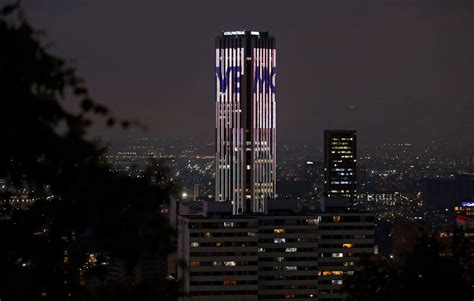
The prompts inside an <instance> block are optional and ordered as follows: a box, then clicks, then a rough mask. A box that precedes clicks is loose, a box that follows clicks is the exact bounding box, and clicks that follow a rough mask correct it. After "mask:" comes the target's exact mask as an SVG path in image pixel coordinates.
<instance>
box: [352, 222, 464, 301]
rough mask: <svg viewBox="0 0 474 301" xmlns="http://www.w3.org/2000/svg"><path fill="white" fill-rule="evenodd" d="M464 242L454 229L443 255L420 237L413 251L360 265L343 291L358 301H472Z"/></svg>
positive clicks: (434, 242)
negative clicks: (448, 246)
mask: <svg viewBox="0 0 474 301" xmlns="http://www.w3.org/2000/svg"><path fill="white" fill-rule="evenodd" d="M467 242H468V240H467V239H465V238H464V237H463V233H462V231H460V230H459V229H456V230H455V231H454V233H453V239H452V243H451V246H450V248H449V251H450V252H448V253H447V254H443V252H442V250H441V245H440V242H439V241H438V240H437V239H436V238H435V237H434V236H432V235H428V234H426V233H423V235H421V236H420V237H419V239H418V240H417V242H416V244H415V246H414V249H413V251H412V252H410V253H408V254H405V255H403V256H402V257H401V258H398V259H396V260H392V259H386V258H383V257H381V256H376V257H373V258H370V259H369V258H367V259H365V260H363V261H361V262H360V263H359V264H358V266H359V269H360V271H359V272H357V273H355V274H354V276H352V277H350V278H349V279H348V280H347V281H346V283H345V289H346V291H347V292H348V294H349V295H350V296H351V297H352V298H354V300H357V301H365V300H397V301H398V300H454V299H455V300H466V301H467V300H472V297H473V296H472V287H471V286H472V274H473V266H472V262H471V261H472V259H470V257H469V256H470V254H468V252H466V251H467V250H469V248H468V247H467V245H466V243H467ZM461 254H462V255H461ZM453 298H454V299H453Z"/></svg>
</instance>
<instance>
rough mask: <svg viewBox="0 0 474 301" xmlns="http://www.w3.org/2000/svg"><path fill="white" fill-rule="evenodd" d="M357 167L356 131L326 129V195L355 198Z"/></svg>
mask: <svg viewBox="0 0 474 301" xmlns="http://www.w3.org/2000/svg"><path fill="white" fill-rule="evenodd" d="M356 167H357V135H356V131H350V130H333V131H324V196H325V197H349V198H355V197H356V193H357V169H356Z"/></svg>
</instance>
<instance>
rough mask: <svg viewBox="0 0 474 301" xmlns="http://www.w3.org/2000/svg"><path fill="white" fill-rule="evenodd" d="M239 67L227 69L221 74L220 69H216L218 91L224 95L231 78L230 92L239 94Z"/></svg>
mask: <svg viewBox="0 0 474 301" xmlns="http://www.w3.org/2000/svg"><path fill="white" fill-rule="evenodd" d="M240 72H241V68H240V66H232V67H227V70H226V71H225V72H224V73H222V72H221V68H220V67H216V76H217V79H218V80H219V91H220V92H221V93H225V91H226V90H227V86H228V85H229V82H230V79H231V76H232V90H234V92H237V93H239V92H240Z"/></svg>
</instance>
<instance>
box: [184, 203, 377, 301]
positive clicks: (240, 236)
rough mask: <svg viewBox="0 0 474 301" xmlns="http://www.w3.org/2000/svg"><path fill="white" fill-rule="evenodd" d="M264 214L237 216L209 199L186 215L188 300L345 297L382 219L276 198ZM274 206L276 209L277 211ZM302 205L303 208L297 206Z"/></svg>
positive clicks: (186, 297)
mask: <svg viewBox="0 0 474 301" xmlns="http://www.w3.org/2000/svg"><path fill="white" fill-rule="evenodd" d="M266 206H267V212H266V213H264V214H240V215H232V211H231V208H230V204H229V207H227V208H225V207H223V206H219V203H213V202H204V203H203V208H202V211H201V212H200V213H198V212H193V214H191V215H181V216H179V231H178V257H179V258H180V259H182V260H184V262H186V264H187V266H188V268H183V267H180V268H179V270H178V278H179V279H182V280H184V288H185V291H186V292H187V293H189V296H183V297H182V298H181V299H182V300H190V301H194V300H198V301H199V300H229V301H230V300H281V301H283V300H288V299H292V300H312V299H314V300H317V299H322V300H345V299H346V298H347V295H346V294H345V293H344V292H343V291H342V287H343V284H344V281H345V279H346V277H347V276H348V275H353V274H354V273H355V272H357V268H356V262H357V261H359V260H360V258H362V257H364V256H370V255H372V254H374V231H375V230H374V215H373V214H371V213H364V212H355V211H340V210H339V208H336V209H333V208H326V209H325V211H321V208H320V207H319V208H318V207H317V206H316V207H311V208H312V209H309V208H310V207H308V206H306V207H305V206H303V205H301V204H300V203H299V201H293V200H283V201H280V200H278V201H272V202H270V203H268V204H266ZM269 207H270V208H269ZM297 208H300V209H297Z"/></svg>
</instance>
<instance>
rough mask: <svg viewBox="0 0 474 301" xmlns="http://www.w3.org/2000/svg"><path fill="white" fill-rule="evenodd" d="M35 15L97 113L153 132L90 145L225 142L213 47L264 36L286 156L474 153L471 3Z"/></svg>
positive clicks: (48, 5)
mask: <svg viewBox="0 0 474 301" xmlns="http://www.w3.org/2000/svg"><path fill="white" fill-rule="evenodd" d="M24 4H25V7H26V13H27V16H28V17H29V18H30V19H31V21H32V24H33V25H34V26H35V27H38V28H42V29H44V30H45V31H46V36H45V37H44V40H45V41H52V42H53V43H54V46H53V47H52V51H53V52H55V53H58V54H59V55H61V56H64V57H66V58H70V59H74V60H75V61H76V62H77V66H78V69H79V74H80V75H81V76H83V77H84V78H85V79H86V81H87V83H88V86H89V88H90V90H91V92H92V95H93V97H94V98H95V99H96V100H98V101H100V102H103V103H104V104H106V105H107V106H109V107H110V108H111V109H112V111H113V112H114V114H116V115H118V116H120V117H125V118H131V119H138V120H140V121H141V122H143V123H145V124H146V125H147V126H148V127H149V130H148V131H147V132H144V133H142V132H140V131H139V130H132V131H130V132H127V133H124V132H123V131H121V130H117V131H115V130H108V129H105V128H104V127H102V126H98V127H96V128H95V130H94V132H93V133H92V135H101V136H103V137H104V138H105V139H107V138H111V139H117V138H120V137H123V136H126V135H132V136H147V137H160V138H174V137H178V138H182V139H187V138H190V137H194V138H195V139H199V140H208V141H213V139H214V138H213V136H214V128H215V125H214V114H215V107H214V101H215V96H214V72H213V71H214V55H215V53H214V48H213V47H214V39H215V37H216V36H217V35H219V34H220V32H221V31H223V30H243V29H256V30H265V31H269V32H270V34H272V35H273V36H275V38H276V41H277V65H278V74H277V82H276V87H277V133H278V134H277V136H278V144H280V145H281V144H286V143H298V144H310V145H311V144H315V145H322V136H323V131H324V130H326V129H334V128H347V129H355V130H357V132H358V136H359V138H360V140H359V141H360V143H361V145H363V144H378V143H386V142H392V143H405V142H406V143H413V144H421V145H426V144H428V143H430V142H431V141H432V140H436V141H442V142H443V143H447V144H448V145H451V146H455V145H457V144H458V143H459V142H462V144H463V145H465V146H466V147H467V148H471V149H472V148H474V141H473V139H472V134H471V129H472V128H473V127H474V123H473V121H472V112H473V109H474V108H473V103H474V89H473V88H472V84H473V82H474V60H473V53H474V41H473V40H472V36H474V10H473V6H472V2H471V1H449V2H445V1H429V2H428V1H427V2H424V1H406V2H404V3H398V2H396V1H384V2H381V1H363V3H361V2H357V3H354V2H351V1H344V5H341V3H313V2H307V3H304V4H301V3H299V4H298V5H297V6H293V7H288V6H286V5H284V3H283V2H281V1H271V2H269V1H264V2H259V3H253V2H251V1H241V2H239V4H238V5H236V6H235V8H234V9H232V10H229V11H228V12H227V13H226V14H222V6H221V5H218V3H217V2H206V3H186V2H181V1H173V2H168V1H166V2H164V3H146V4H141V5H140V6H135V7H131V6H130V4H129V2H126V1H113V2H112V1H101V2H100V3H97V2H94V1H86V0H84V1H78V2H74V3H64V2H62V1H55V0H52V1H48V2H41V3H40V2H37V1H31V0H29V1H24ZM363 4H364V5H363ZM184 7H185V9H184ZM250 8H251V9H250ZM196 125H199V126H196Z"/></svg>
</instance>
